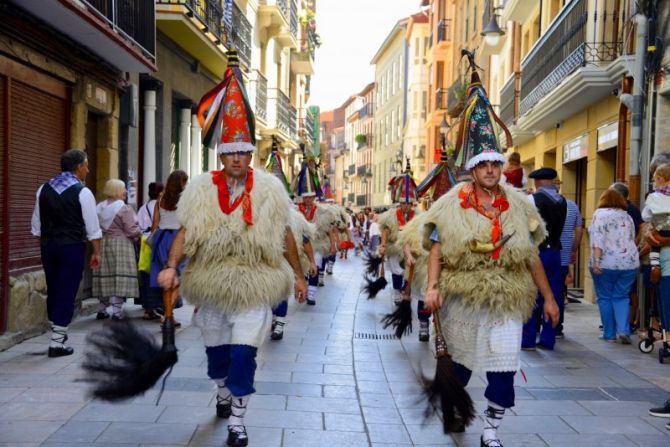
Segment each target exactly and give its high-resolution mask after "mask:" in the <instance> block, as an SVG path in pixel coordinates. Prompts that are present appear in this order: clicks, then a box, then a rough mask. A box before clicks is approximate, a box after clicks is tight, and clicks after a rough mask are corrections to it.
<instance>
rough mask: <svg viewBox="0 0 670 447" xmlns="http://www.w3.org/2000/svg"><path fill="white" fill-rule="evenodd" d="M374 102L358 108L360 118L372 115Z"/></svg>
mask: <svg viewBox="0 0 670 447" xmlns="http://www.w3.org/2000/svg"><path fill="white" fill-rule="evenodd" d="M372 115H373V113H372V103H368V104H365V105H364V106H363V107H361V108H360V109H358V119H359V120H362V119H363V118H365V117H372Z"/></svg>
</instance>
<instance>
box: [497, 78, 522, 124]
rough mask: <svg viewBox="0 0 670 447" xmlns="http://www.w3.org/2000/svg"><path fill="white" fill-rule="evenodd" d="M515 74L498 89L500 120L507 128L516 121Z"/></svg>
mask: <svg viewBox="0 0 670 447" xmlns="http://www.w3.org/2000/svg"><path fill="white" fill-rule="evenodd" d="M517 77H518V75H517V74H516V73H514V74H512V76H511V77H510V78H509V79H508V80H507V82H506V83H505V85H503V87H502V88H501V89H500V114H499V115H500V119H501V120H503V122H504V123H505V124H506V125H507V126H509V125H510V124H512V123H513V122H514V121H515V120H516V112H517V110H518V107H517V90H516V83H517Z"/></svg>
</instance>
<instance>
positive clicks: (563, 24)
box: [519, 0, 625, 115]
mask: <svg viewBox="0 0 670 447" xmlns="http://www.w3.org/2000/svg"><path fill="white" fill-rule="evenodd" d="M588 4H589V2H588V1H587V0H574V1H573V2H572V3H569V4H568V5H567V6H566V7H565V8H564V9H563V10H562V11H561V13H560V15H559V16H558V17H557V18H556V19H555V20H554V22H553V24H552V25H551V27H550V28H549V30H547V32H546V33H544V34H543V35H542V37H540V40H539V41H538V42H537V43H536V44H535V46H534V47H533V49H532V50H531V51H530V53H529V54H528V55H527V56H526V57H525V58H524V60H523V61H522V63H521V80H522V82H521V96H520V105H519V114H521V115H523V114H525V113H526V112H528V110H530V109H531V108H532V107H533V106H534V105H535V104H537V103H538V102H539V101H540V99H542V98H543V97H544V96H546V95H547V94H549V93H550V92H551V91H552V90H553V89H554V88H555V87H556V86H557V85H558V84H560V83H561V81H562V80H563V79H565V78H566V77H567V76H569V75H570V74H572V73H573V72H575V71H576V70H577V69H579V68H580V67H584V66H586V65H587V64H592V65H598V64H600V63H604V62H611V61H613V60H615V59H616V58H617V57H618V56H619V55H620V54H621V38H620V36H619V35H618V34H617V35H615V33H614V30H618V31H617V32H618V33H621V32H622V30H623V29H624V26H623V24H624V23H625V17H623V16H618V15H617V14H616V12H612V11H607V10H606V9H605V8H599V9H598V10H597V11H593V12H591V13H589V10H588ZM590 17H592V18H590ZM590 21H592V23H591V24H590V23H589V22H590ZM590 27H592V28H593V29H596V30H599V32H598V33H593V34H597V36H596V37H595V39H600V40H598V41H595V40H594V41H587V35H588V34H592V33H590V32H588V31H589V29H590Z"/></svg>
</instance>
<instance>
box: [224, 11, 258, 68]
mask: <svg viewBox="0 0 670 447" xmlns="http://www.w3.org/2000/svg"><path fill="white" fill-rule="evenodd" d="M232 7H233V9H232V20H231V21H228V20H227V19H226V17H227V15H226V14H224V15H223V23H224V34H225V39H224V42H225V44H226V47H228V48H235V49H236V50H237V54H238V56H239V58H240V62H242V64H244V65H245V66H246V67H247V68H250V67H251V45H250V44H251V33H252V27H251V23H249V20H247V17H246V16H245V15H244V13H243V12H242V10H241V9H240V8H239V7H238V6H237V4H235V3H232Z"/></svg>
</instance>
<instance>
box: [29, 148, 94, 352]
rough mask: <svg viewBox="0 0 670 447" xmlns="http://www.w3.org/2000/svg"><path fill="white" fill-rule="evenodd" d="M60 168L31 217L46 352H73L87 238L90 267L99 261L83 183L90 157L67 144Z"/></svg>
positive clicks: (90, 201) (89, 196) (39, 196)
mask: <svg viewBox="0 0 670 447" xmlns="http://www.w3.org/2000/svg"><path fill="white" fill-rule="evenodd" d="M60 168H61V173H60V174H58V175H57V176H55V177H53V178H52V179H50V180H49V181H48V182H46V183H45V184H43V185H42V186H40V188H39V189H38V190H37V199H36V201H35V209H34V210H33V216H32V221H31V227H32V228H31V230H32V234H33V235H34V236H37V237H39V238H40V252H41V256H42V266H43V267H44V277H45V279H46V283H47V317H48V318H49V323H50V325H51V343H50V344H49V352H48V356H49V357H62V356H65V355H71V354H72V353H73V352H74V349H72V348H71V347H70V346H65V342H66V341H67V338H68V337H67V327H68V326H69V324H70V322H71V321H72V315H73V314H74V301H75V298H76V296H77V290H78V289H79V283H80V282H81V277H82V274H83V271H84V262H85V258H86V241H87V240H88V241H90V242H91V245H92V246H93V255H92V256H91V261H90V267H91V268H92V269H97V268H98V267H99V266H100V239H101V238H102V231H101V230H100V225H99V223H98V216H97V214H96V212H95V197H94V196H93V193H92V192H91V190H90V189H88V188H86V187H85V186H84V184H83V183H84V181H85V180H86V175H87V174H88V158H87V156H86V153H85V152H84V151H81V150H79V149H70V150H68V151H66V152H65V153H64V154H63V155H62V156H61V159H60Z"/></svg>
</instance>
